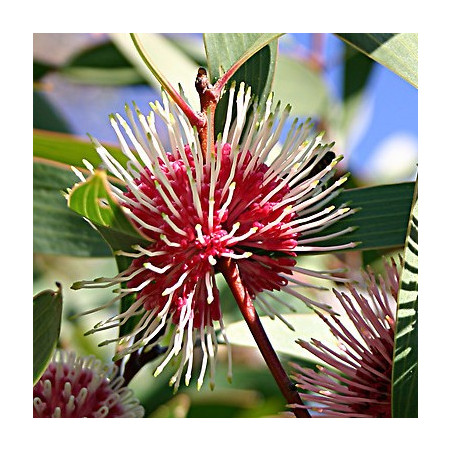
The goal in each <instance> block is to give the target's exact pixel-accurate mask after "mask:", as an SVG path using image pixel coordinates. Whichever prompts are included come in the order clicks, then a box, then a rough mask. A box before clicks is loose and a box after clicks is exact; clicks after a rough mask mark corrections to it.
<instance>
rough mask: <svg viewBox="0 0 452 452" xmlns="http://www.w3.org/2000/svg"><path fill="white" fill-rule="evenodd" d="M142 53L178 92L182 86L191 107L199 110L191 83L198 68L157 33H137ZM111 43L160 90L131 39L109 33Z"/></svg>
mask: <svg viewBox="0 0 452 452" xmlns="http://www.w3.org/2000/svg"><path fill="white" fill-rule="evenodd" d="M136 35H137V37H138V38H139V40H140V42H141V44H142V45H143V48H144V50H145V51H146V53H147V54H148V55H149V57H150V58H151V60H152V64H153V65H154V66H155V68H156V69H157V70H158V71H159V72H160V73H161V74H162V75H163V76H164V77H165V78H166V79H168V80H169V82H170V83H171V84H172V86H173V87H175V88H176V89H177V86H178V84H179V83H180V84H181V85H182V88H183V89H184V91H185V95H186V97H187V98H188V100H189V102H190V104H191V106H192V108H194V109H195V110H197V109H199V98H198V94H197V92H196V90H195V87H194V83H195V79H196V74H197V73H198V65H197V64H196V63H195V62H194V61H193V60H192V59H191V58H190V57H189V56H187V54H186V53H185V52H183V51H181V50H180V49H179V48H178V47H177V46H176V45H175V44H174V43H173V42H171V40H170V39H167V38H166V37H165V36H164V35H162V34H157V33H136ZM110 37H111V39H112V41H113V42H114V43H115V45H116V46H117V47H118V49H119V50H120V51H121V52H122V53H123V54H124V56H125V57H126V58H127V59H128V60H129V61H130V62H131V64H132V65H133V66H134V67H135V68H136V70H137V71H138V73H139V74H140V75H141V76H142V77H143V78H144V79H145V80H147V82H148V83H149V84H151V85H152V86H154V87H157V88H159V89H160V86H161V84H160V82H159V81H158V80H157V79H156V78H155V76H154V75H153V74H152V73H151V72H150V70H149V68H148V67H147V65H146V64H145V62H144V61H143V59H142V57H141V56H140V54H139V53H138V52H137V49H136V48H135V45H134V43H133V41H132V38H131V37H130V35H129V34H127V33H112V34H111V35H110Z"/></svg>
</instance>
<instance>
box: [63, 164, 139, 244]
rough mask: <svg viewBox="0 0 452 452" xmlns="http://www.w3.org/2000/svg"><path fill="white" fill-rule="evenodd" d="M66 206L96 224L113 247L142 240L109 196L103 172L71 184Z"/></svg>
mask: <svg viewBox="0 0 452 452" xmlns="http://www.w3.org/2000/svg"><path fill="white" fill-rule="evenodd" d="M68 206H69V208H70V209H72V210H73V211H74V212H77V213H78V214H80V215H82V216H83V217H85V218H87V219H88V220H90V221H91V222H92V223H93V224H94V225H95V226H96V227H98V229H99V231H100V232H101V233H102V235H104V238H105V239H106V240H107V241H108V243H109V244H110V246H111V247H112V249H113V250H117V249H128V248H129V247H130V245H133V244H136V243H143V241H144V239H143V237H142V236H141V235H140V233H139V232H138V231H137V229H135V227H134V226H133V225H132V223H131V222H130V221H129V219H128V218H127V217H126V215H125V214H124V212H123V210H122V208H121V207H120V205H119V204H118V202H117V200H116V198H115V197H114V196H113V195H112V193H111V191H110V188H109V186H108V182H107V175H106V173H105V172H104V171H95V172H94V174H93V175H91V176H90V177H89V178H88V179H87V180H86V182H81V183H79V184H77V185H75V186H74V188H73V189H72V190H71V192H70V195H69V199H68Z"/></svg>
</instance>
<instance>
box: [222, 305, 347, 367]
mask: <svg viewBox="0 0 452 452" xmlns="http://www.w3.org/2000/svg"><path fill="white" fill-rule="evenodd" d="M284 318H285V319H286V320H287V321H288V322H289V323H290V324H291V325H292V326H293V327H294V329H295V331H292V330H290V329H289V328H288V327H287V326H286V325H285V324H284V323H283V322H281V321H280V320H278V319H275V320H272V319H270V318H269V317H266V316H264V317H260V319H261V322H262V325H263V326H264V329H265V331H266V333H267V335H268V337H269V339H270V342H271V344H272V346H273V348H274V350H275V351H276V352H278V353H282V354H284V355H288V356H293V357H296V358H298V359H303V360H306V361H310V362H316V363H317V362H320V361H319V360H318V358H316V357H315V356H314V355H312V354H311V353H309V352H308V351H307V350H305V349H304V348H303V347H301V346H300V345H298V344H297V343H296V342H295V341H296V340H297V339H304V340H306V341H310V340H311V338H315V339H318V340H319V341H322V342H323V343H324V344H325V345H330V346H332V347H334V348H337V347H336V345H335V338H334V336H333V335H332V334H331V331H330V330H329V328H328V326H327V325H326V323H325V322H324V321H323V320H322V319H321V318H320V317H319V316H318V315H317V314H314V313H311V314H284ZM344 321H345V322H346V325H347V327H349V326H351V322H350V323H348V322H349V321H348V320H347V319H344ZM226 335H227V338H228V340H229V342H230V343H231V344H234V345H243V346H247V347H256V342H255V340H254V338H253V336H252V335H251V333H250V330H249V328H248V326H247V324H246V322H245V321H244V320H242V321H240V322H236V323H232V324H230V325H227V326H226Z"/></svg>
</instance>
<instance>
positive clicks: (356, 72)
mask: <svg viewBox="0 0 452 452" xmlns="http://www.w3.org/2000/svg"><path fill="white" fill-rule="evenodd" d="M374 64H375V63H374V62H373V61H372V60H371V59H369V58H367V57H366V55H364V54H363V53H361V52H358V51H357V50H356V49H355V48H353V47H351V46H346V47H345V55H344V81H343V103H342V107H343V115H342V118H341V130H342V131H343V132H345V133H346V132H347V131H348V130H349V128H350V125H351V123H352V121H353V119H354V118H355V116H356V113H357V112H358V111H359V106H360V104H361V101H362V97H363V93H364V90H365V88H366V85H367V81H368V79H369V75H370V73H371V70H372V68H373V66H374Z"/></svg>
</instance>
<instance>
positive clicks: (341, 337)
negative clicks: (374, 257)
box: [293, 261, 399, 418]
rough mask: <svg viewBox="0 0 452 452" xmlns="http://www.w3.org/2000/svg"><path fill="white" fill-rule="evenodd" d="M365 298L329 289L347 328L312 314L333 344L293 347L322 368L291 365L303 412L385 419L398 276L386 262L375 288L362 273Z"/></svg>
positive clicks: (388, 405)
mask: <svg viewBox="0 0 452 452" xmlns="http://www.w3.org/2000/svg"><path fill="white" fill-rule="evenodd" d="M366 277H367V294H368V296H367V297H366V296H364V295H362V294H361V293H359V292H358V291H357V290H356V289H355V288H353V287H352V286H349V287H348V288H349V290H350V294H351V297H350V296H348V295H347V294H345V293H343V292H342V293H339V292H337V291H335V294H336V297H337V298H338V300H339V301H340V304H341V305H342V307H343V308H344V310H345V315H346V317H347V318H348V319H349V320H350V321H351V325H352V327H348V326H347V324H346V323H345V322H344V321H342V320H341V316H338V315H334V314H333V315H329V316H325V315H323V314H321V313H318V314H319V316H320V317H321V318H322V320H323V321H324V322H325V323H326V324H327V325H328V326H329V328H330V330H331V332H332V334H333V335H334V337H335V338H336V340H337V341H338V343H339V349H338V350H336V349H334V348H331V347H329V346H327V345H325V344H323V343H322V342H320V341H318V340H316V339H312V341H311V343H308V342H307V341H304V340H299V341H298V343H299V344H300V345H301V346H302V347H303V348H305V349H306V350H308V351H310V352H311V353H312V354H313V355H315V356H316V357H317V358H318V359H320V361H322V362H324V363H325V366H320V365H319V366H317V367H318V370H319V372H316V371H314V370H312V369H307V368H306V369H305V368H302V367H300V366H299V365H297V364H293V366H294V368H295V370H296V373H294V375H293V378H294V380H295V381H296V382H297V386H298V388H300V390H301V391H300V396H301V399H302V400H303V402H304V404H303V405H300V406H302V407H304V408H308V409H310V410H312V411H313V412H314V413H316V412H317V413H319V415H320V416H324V417H350V418H358V417H359V418H362V417H391V376H392V365H393V352H394V326H395V307H396V300H397V292H398V289H399V274H398V271H397V267H396V265H395V263H394V261H392V264H391V265H389V264H386V279H383V278H382V277H381V276H380V277H379V284H377V281H376V278H375V276H374V275H373V273H372V272H370V271H369V272H368V274H367V275H366Z"/></svg>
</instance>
